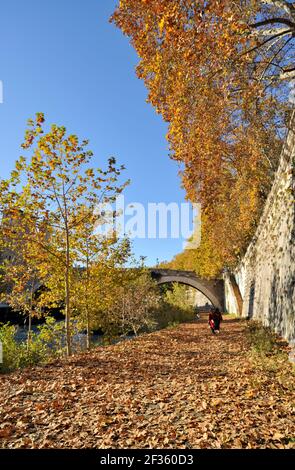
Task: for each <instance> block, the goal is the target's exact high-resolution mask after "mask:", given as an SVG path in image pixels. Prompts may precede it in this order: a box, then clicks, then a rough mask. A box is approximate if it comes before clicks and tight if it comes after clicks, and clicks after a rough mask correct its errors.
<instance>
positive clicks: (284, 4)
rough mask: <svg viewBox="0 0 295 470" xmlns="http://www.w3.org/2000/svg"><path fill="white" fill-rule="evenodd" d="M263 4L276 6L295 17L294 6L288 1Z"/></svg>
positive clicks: (273, 0) (269, 0)
mask: <svg viewBox="0 0 295 470" xmlns="http://www.w3.org/2000/svg"><path fill="white" fill-rule="evenodd" d="M261 3H264V4H266V5H270V6H275V7H277V8H280V9H282V10H284V11H285V12H286V13H288V15H290V16H291V17H293V16H294V13H295V9H294V5H292V4H290V3H289V2H287V1H286V0H262V1H261Z"/></svg>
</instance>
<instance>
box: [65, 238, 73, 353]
mask: <svg viewBox="0 0 295 470" xmlns="http://www.w3.org/2000/svg"><path fill="white" fill-rule="evenodd" d="M65 303H66V305H65V317H66V318H65V329H66V345H67V356H71V354H72V344H71V326H70V317H71V309H70V243H69V232H68V229H66V269H65Z"/></svg>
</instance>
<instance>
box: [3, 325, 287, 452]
mask: <svg viewBox="0 0 295 470" xmlns="http://www.w3.org/2000/svg"><path fill="white" fill-rule="evenodd" d="M291 367H292V366H291V365H289V364H288V362H287V360H286V358H284V357H283V356H282V357H281V359H278V360H277V363H276V365H275V366H272V367H270V366H268V367H262V366H261V364H259V363H255V362H253V360H252V359H251V358H250V355H249V345H248V344H247V340H246V336H245V324H244V323H243V322H238V321H234V320H227V321H225V322H224V324H223V328H222V333H221V335H220V336H213V335H211V334H210V332H209V330H208V326H207V324H206V321H205V320H201V321H199V322H197V323H191V324H184V325H180V326H179V327H177V328H171V329H166V330H162V331H160V332H156V333H152V334H147V335H143V336H141V337H139V338H137V339H134V340H131V341H127V342H124V343H120V344H117V345H115V346H109V347H105V348H98V349H96V350H93V351H92V352H91V353H88V354H83V355H80V356H75V357H73V358H71V359H70V360H64V361H59V362H56V363H54V364H53V365H48V366H46V367H34V368H33V369H26V370H23V371H18V372H15V373H12V374H10V375H2V376H0V406H1V408H0V447H2V448H3V447H4V448H14V447H27V448H40V447H42V448H44V447H47V448H59V447H66V448H81V447H87V448H90V447H96V448H110V447H111V448H143V447H151V448H220V447H221V448H235V447H239V448H240V447H243V448H251V447H259V448H264V447H268V448H269V447H280V448H282V447H284V448H291V447H292V446H293V447H294V446H295V444H294V436H295V422H294V414H293V416H292V407H293V410H294V388H293V385H294V376H293V374H292V372H291Z"/></svg>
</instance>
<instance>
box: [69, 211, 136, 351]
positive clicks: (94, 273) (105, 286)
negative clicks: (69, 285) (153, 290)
mask: <svg viewBox="0 0 295 470" xmlns="http://www.w3.org/2000/svg"><path fill="white" fill-rule="evenodd" d="M83 210H84V213H85V208H84V209H83ZM108 217H109V216H106V215H105V214H104V216H103V217H101V218H100V219H99V221H98V220H97V216H96V214H95V213H93V212H92V213H89V211H88V216H87V217H86V218H83V223H82V224H81V227H80V231H79V234H78V235H79V236H78V240H77V243H76V250H77V262H78V266H77V269H76V270H75V276H74V282H73V286H74V293H73V311H74V313H75V317H76V318H77V319H78V321H79V324H80V325H81V327H82V328H85V329H86V345H87V349H89V348H90V345H91V334H92V331H93V330H94V329H99V328H101V327H102V326H103V324H105V323H106V322H107V321H108V318H106V317H107V312H108V311H109V310H110V308H111V306H112V305H113V303H114V298H115V297H116V295H117V293H116V289H115V287H116V284H117V282H119V279H118V275H119V272H120V270H121V269H122V267H123V266H124V265H125V263H126V262H127V261H128V260H129V258H130V255H131V252H130V243H129V240H128V239H122V240H119V239H118V238H117V235H116V233H115V232H111V233H108V234H104V233H101V232H100V231H99V230H98V228H99V227H101V226H102V225H104V224H107V223H109V222H110V221H109V220H108ZM111 217H112V215H111ZM112 218H113V217H112Z"/></svg>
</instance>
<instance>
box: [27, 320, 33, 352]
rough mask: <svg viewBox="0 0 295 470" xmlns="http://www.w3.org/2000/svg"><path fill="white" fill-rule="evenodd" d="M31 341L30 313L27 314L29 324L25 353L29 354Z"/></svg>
mask: <svg viewBox="0 0 295 470" xmlns="http://www.w3.org/2000/svg"><path fill="white" fill-rule="evenodd" d="M31 341H32V313H31V312H30V313H29V323H28V337H27V352H29V350H30V347H31Z"/></svg>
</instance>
